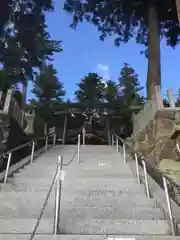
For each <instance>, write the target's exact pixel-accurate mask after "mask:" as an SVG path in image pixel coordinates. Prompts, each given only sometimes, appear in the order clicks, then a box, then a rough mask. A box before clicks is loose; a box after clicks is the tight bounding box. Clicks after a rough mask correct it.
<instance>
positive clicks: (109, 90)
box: [104, 80, 118, 103]
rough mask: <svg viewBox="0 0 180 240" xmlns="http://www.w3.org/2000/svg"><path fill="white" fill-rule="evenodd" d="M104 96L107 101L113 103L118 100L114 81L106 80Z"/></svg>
mask: <svg viewBox="0 0 180 240" xmlns="http://www.w3.org/2000/svg"><path fill="white" fill-rule="evenodd" d="M106 84H107V85H106V87H105V90H104V91H105V93H104V98H105V101H107V102H108V103H114V102H116V101H117V100H118V85H117V83H116V82H114V81H112V80H109V81H107V82H106Z"/></svg>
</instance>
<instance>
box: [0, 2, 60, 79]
mask: <svg viewBox="0 0 180 240" xmlns="http://www.w3.org/2000/svg"><path fill="white" fill-rule="evenodd" d="M10 3H12V1H10V0H9V2H8V1H7V2H3V5H2V6H1V10H0V12H1V11H3V9H6V10H7V9H8V10H7V11H9V14H8V15H7V16H4V20H3V19H1V18H0V26H2V25H3V22H4V21H5V18H7V19H6V22H8V20H9V18H10V23H11V24H7V26H6V28H3V30H4V31H3V33H2V34H1V36H2V37H1V39H0V63H2V64H3V66H4V68H5V69H6V71H7V72H8V74H9V76H11V78H12V79H13V81H16V82H19V81H20V82H23V83H27V81H28V80H29V79H31V80H32V79H33V74H34V71H35V69H37V68H38V69H40V68H41V67H42V65H43V63H44V61H46V60H52V56H53V53H54V52H60V51H62V48H61V42H60V41H54V40H51V38H50V35H49V33H48V31H47V25H46V24H45V16H44V11H46V10H53V5H52V1H51V0H36V1H35V0H34V1H30V0H26V1H16V2H14V1H13V5H11V7H10V8H9V6H10ZM7 4H9V5H7ZM17 6H19V7H18V10H17ZM15 9H16V10H15ZM7 11H5V13H7ZM3 26H4V25H3ZM1 32H2V31H1Z"/></svg>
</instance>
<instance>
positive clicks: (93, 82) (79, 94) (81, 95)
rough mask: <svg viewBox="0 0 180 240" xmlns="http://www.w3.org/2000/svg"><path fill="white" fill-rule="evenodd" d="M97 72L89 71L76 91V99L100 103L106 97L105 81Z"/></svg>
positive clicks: (83, 101)
mask: <svg viewBox="0 0 180 240" xmlns="http://www.w3.org/2000/svg"><path fill="white" fill-rule="evenodd" d="M102 80H103V79H102V77H100V76H99V75H98V74H97V73H89V74H88V75H87V76H85V77H84V78H83V79H82V80H81V82H80V83H78V84H77V86H78V90H77V91H76V92H75V96H76V99H77V100H78V101H79V102H82V103H100V102H102V101H103V97H104V83H102Z"/></svg>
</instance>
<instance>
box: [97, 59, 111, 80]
mask: <svg viewBox="0 0 180 240" xmlns="http://www.w3.org/2000/svg"><path fill="white" fill-rule="evenodd" d="M97 69H98V73H99V74H100V75H101V76H102V77H103V79H104V80H105V81H106V80H109V79H110V74H109V66H108V65H106V64H100V63H98V65H97Z"/></svg>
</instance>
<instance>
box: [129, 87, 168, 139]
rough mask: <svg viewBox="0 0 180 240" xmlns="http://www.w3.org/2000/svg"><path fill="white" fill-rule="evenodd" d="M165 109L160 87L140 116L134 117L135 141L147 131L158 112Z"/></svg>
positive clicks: (155, 89) (156, 89) (155, 88)
mask: <svg viewBox="0 0 180 240" xmlns="http://www.w3.org/2000/svg"><path fill="white" fill-rule="evenodd" d="M163 107H164V106H163V101H162V98H161V93H160V87H159V86H155V87H154V95H153V96H152V99H151V100H148V101H147V103H146V104H145V105H144V108H143V109H142V110H141V111H140V112H139V113H138V114H136V115H134V116H133V136H132V137H133V139H135V138H138V137H139V135H140V134H141V133H142V132H143V131H144V130H145V129H146V127H147V126H148V124H149V122H150V121H152V120H153V119H154V117H155V115H156V112H157V111H158V110H159V109H162V108H163Z"/></svg>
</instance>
